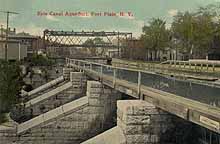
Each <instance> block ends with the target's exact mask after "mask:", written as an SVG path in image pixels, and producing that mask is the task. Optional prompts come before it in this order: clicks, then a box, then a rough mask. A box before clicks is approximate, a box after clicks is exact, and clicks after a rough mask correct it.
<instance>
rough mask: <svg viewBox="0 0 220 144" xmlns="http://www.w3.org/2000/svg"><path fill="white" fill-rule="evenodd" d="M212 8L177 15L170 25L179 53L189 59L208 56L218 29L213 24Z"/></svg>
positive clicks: (217, 23) (216, 25) (216, 23)
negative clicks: (178, 43)
mask: <svg viewBox="0 0 220 144" xmlns="http://www.w3.org/2000/svg"><path fill="white" fill-rule="evenodd" d="M211 7H213V6H207V7H202V8H199V10H198V11H196V12H191V13H190V12H185V13H178V14H177V15H176V16H175V17H174V21H173V23H172V28H171V29H172V30H171V31H172V33H173V37H174V38H175V39H178V40H179V41H180V45H181V46H180V47H181V49H180V51H181V52H182V53H186V54H188V57H189V58H204V57H205V56H207V55H208V52H209V50H210V48H211V44H212V42H213V38H214V36H215V35H216V31H217V29H218V27H219V22H215V21H214V18H215V17H216V16H217V15H216V12H213V11H210V9H212V10H213V8H211Z"/></svg>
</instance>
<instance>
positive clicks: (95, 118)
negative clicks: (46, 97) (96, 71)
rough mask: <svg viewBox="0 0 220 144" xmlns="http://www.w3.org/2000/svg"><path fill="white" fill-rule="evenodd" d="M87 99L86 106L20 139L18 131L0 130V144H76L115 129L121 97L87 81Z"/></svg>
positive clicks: (35, 129) (27, 133) (39, 127)
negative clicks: (118, 103)
mask: <svg viewBox="0 0 220 144" xmlns="http://www.w3.org/2000/svg"><path fill="white" fill-rule="evenodd" d="M87 97H88V105H87V106H85V107H82V108H80V109H79V110H77V111H75V112H73V113H70V114H67V115H65V116H64V117H61V118H57V119H56V120H52V121H51V122H48V123H42V124H41V125H40V126H37V127H34V128H31V129H30V130H28V131H26V132H25V133H22V134H20V135H17V134H16V127H14V129H13V128H12V129H10V130H9V131H6V130H5V129H4V130H3V129H2V130H1V129H0V136H1V137H0V144H5V143H7V144H12V143H13V142H16V143H17V144H54V143H56V144H64V143H65V144H68V143H70V144H73V143H74V144H77V143H80V142H82V141H85V140H87V139H88V138H90V137H93V136H95V135H97V134H99V133H101V132H103V131H105V130H106V129H108V128H110V127H113V126H114V125H115V124H116V117H115V116H116V115H113V113H116V102H117V100H118V99H120V93H118V92H116V91H115V90H113V89H111V88H109V87H106V86H103V85H102V84H101V83H99V82H96V81H88V84H87ZM113 121H115V123H112V122H113Z"/></svg>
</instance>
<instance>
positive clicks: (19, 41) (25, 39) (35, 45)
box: [0, 28, 43, 60]
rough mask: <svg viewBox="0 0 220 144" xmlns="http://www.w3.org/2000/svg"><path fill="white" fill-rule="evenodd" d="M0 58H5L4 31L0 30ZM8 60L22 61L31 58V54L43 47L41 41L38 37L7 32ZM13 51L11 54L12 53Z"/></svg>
mask: <svg viewBox="0 0 220 144" xmlns="http://www.w3.org/2000/svg"><path fill="white" fill-rule="evenodd" d="M0 40H1V42H0V45H1V46H0V48H1V50H0V55H1V56H0V58H4V57H5V43H6V29H4V28H1V29H0ZM7 43H8V51H11V52H8V59H9V58H10V59H12V60H15V59H21V60H22V59H24V58H26V57H31V56H32V55H33V53H37V51H38V50H40V47H43V41H42V40H41V38H40V37H37V36H32V35H30V34H28V33H25V32H22V33H16V29H15V28H14V29H13V30H11V29H10V28H9V32H8V42H7ZM12 51H13V52H12Z"/></svg>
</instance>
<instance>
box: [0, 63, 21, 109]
mask: <svg viewBox="0 0 220 144" xmlns="http://www.w3.org/2000/svg"><path fill="white" fill-rule="evenodd" d="M22 85H23V81H22V76H21V70H20V67H19V65H18V63H16V62H13V63H11V62H6V61H0V113H4V112H9V111H10V109H11V108H12V106H13V105H14V104H15V103H16V102H17V97H18V95H19V91H20V89H21V87H22Z"/></svg>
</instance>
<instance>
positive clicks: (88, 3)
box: [0, 0, 220, 37]
mask: <svg viewBox="0 0 220 144" xmlns="http://www.w3.org/2000/svg"><path fill="white" fill-rule="evenodd" d="M217 1H220V0H0V11H14V12H18V13H19V14H18V15H11V16H10V21H9V22H10V23H9V24H10V27H12V28H14V27H15V28H16V29H17V31H18V32H23V31H24V32H28V33H31V34H32V35H39V36H42V34H43V30H45V29H50V30H63V31H69V30H74V31H82V30H84V31H93V30H94V31H123V32H132V33H133V34H134V36H136V37H138V36H139V35H140V34H141V32H142V27H143V26H144V25H145V24H147V23H148V22H149V20H150V19H151V18H152V17H155V18H161V19H163V20H166V21H167V23H168V26H169V23H171V22H172V17H173V16H174V15H175V14H176V13H177V12H179V11H180V12H184V11H193V10H196V9H197V8H198V7H200V6H205V5H208V4H211V3H215V2H217ZM38 12H44V13H47V15H44V16H39V15H38ZM66 12H69V13H70V12H72V13H76V12H87V13H88V14H89V15H87V16H82V15H78V16H65V13H66ZM91 12H95V13H101V14H102V15H101V16H92V15H91ZM105 12H107V13H116V16H103V15H104V13H105ZM120 12H123V13H124V14H125V15H124V16H119V13H120ZM128 12H129V14H130V15H128ZM54 13H62V14H63V15H61V16H54V15H53V14H54ZM0 25H3V27H6V15H5V14H4V13H0Z"/></svg>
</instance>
